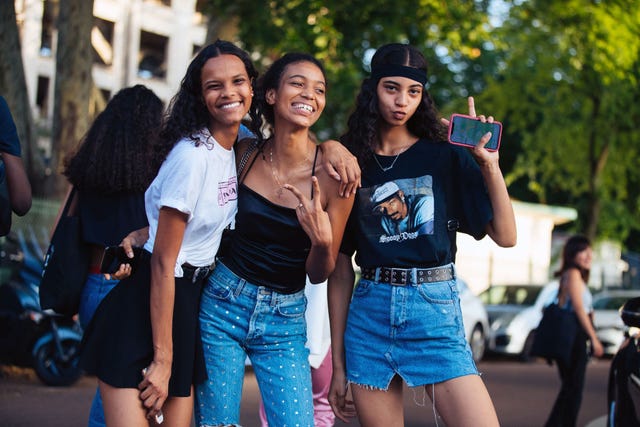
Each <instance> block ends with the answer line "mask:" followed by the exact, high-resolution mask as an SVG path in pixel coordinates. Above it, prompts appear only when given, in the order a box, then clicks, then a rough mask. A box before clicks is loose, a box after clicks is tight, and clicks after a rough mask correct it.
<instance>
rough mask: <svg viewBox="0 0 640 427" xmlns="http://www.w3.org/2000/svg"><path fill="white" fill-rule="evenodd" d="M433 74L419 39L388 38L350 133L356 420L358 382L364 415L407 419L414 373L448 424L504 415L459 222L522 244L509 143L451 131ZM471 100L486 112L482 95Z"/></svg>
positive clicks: (348, 381)
mask: <svg viewBox="0 0 640 427" xmlns="http://www.w3.org/2000/svg"><path fill="white" fill-rule="evenodd" d="M426 82H427V63H426V60H425V58H424V56H423V55H422V54H421V53H420V52H419V51H418V50H417V49H416V48H414V47H412V46H409V45H404V44H398V43H392V44H388V45H385V46H382V47H381V48H380V49H378V50H377V52H376V53H375V55H374V56H373V58H372V61H371V76H370V77H369V78H366V79H365V80H364V81H363V83H362V87H361V90H360V93H359V95H358V97H357V101H356V109H355V111H354V113H353V114H352V115H351V117H350V118H349V122H348V130H347V133H346V134H345V135H344V137H343V143H345V145H347V147H348V148H350V149H351V151H352V152H353V153H355V154H356V156H357V157H358V160H359V161H360V165H361V168H362V188H360V189H359V190H358V192H357V194H356V201H355V204H354V207H353V210H352V213H351V218H350V220H349V226H348V227H347V230H346V231H345V238H344V241H343V246H342V248H341V253H340V255H339V256H338V260H337V263H336V268H335V270H334V273H333V274H332V275H331V276H330V278H329V312H330V315H331V335H332V336H331V340H332V349H333V380H332V385H331V390H330V394H329V401H330V403H331V405H332V407H333V409H334V411H335V412H336V415H337V416H338V417H340V418H341V419H343V420H346V419H347V418H348V415H349V412H348V411H349V409H350V404H349V403H350V402H349V401H347V400H346V397H345V395H346V392H347V386H348V385H351V393H352V395H353V399H354V402H353V403H355V406H356V410H357V413H358V417H359V420H360V423H361V425H363V426H367V427H369V426H385V427H389V426H402V425H404V421H403V406H402V405H403V403H402V402H403V399H402V390H403V381H404V382H406V383H407V385H409V386H411V387H418V386H419V387H424V388H425V390H426V393H427V394H428V395H429V396H430V397H431V399H432V401H433V403H434V412H435V410H437V411H438V412H439V413H440V415H441V416H442V418H443V419H444V422H445V424H446V425H449V426H472V425H473V426H496V425H498V419H497V417H496V413H495V410H494V408H493V404H492V402H491V398H490V397H489V394H488V393H487V390H486V388H485V385H484V383H483V382H482V380H481V379H480V376H479V375H478V371H477V369H476V366H475V364H474V362H473V358H472V355H471V351H470V349H469V346H468V344H467V342H466V340H465V337H464V329H463V327H462V316H461V312H460V301H459V295H458V288H457V284H456V280H455V269H454V264H453V263H454V260H455V233H456V232H457V231H459V232H464V233H467V234H470V235H472V236H473V237H475V238H476V239H480V238H482V237H484V236H485V234H488V235H489V236H490V237H491V238H492V239H493V240H494V241H495V242H496V243H497V244H499V245H500V246H513V245H514V244H515V241H516V227H515V219H514V214H513V210H512V207H511V202H510V200H509V195H508V193H507V188H506V185H505V182H504V179H503V177H502V173H501V171H500V167H499V165H498V153H497V152H489V151H487V150H486V149H485V148H484V145H485V144H486V143H487V142H488V140H489V138H490V135H489V134H488V135H485V136H484V137H483V138H482V139H481V140H480V143H479V144H478V145H477V146H476V147H475V148H474V149H473V150H467V149H465V148H462V147H459V146H454V145H451V144H448V143H446V142H445V141H446V125H445V124H446V123H443V122H442V121H441V120H439V119H438V113H437V111H436V108H435V106H434V103H433V101H432V100H431V97H430V96H429V94H428V92H427V90H426V88H425V83H426ZM469 107H470V112H469V114H470V115H472V116H475V115H476V114H475V108H474V105H473V101H472V99H470V102H469ZM479 118H480V119H481V120H482V121H492V120H493V118H492V117H488V118H485V117H484V116H479ZM474 159H475V160H474ZM354 251H355V253H356V259H355V260H356V263H357V264H358V265H359V266H360V269H361V278H360V281H359V282H358V283H357V286H356V287H355V289H354V287H353V285H354V279H355V275H354V270H353V266H352V263H351V254H352V253H353V252H354Z"/></svg>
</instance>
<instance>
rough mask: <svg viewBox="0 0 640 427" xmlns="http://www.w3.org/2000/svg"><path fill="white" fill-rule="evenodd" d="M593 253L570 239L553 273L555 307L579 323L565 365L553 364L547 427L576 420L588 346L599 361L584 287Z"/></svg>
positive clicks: (576, 238) (584, 240)
mask: <svg viewBox="0 0 640 427" xmlns="http://www.w3.org/2000/svg"><path fill="white" fill-rule="evenodd" d="M592 258H593V251H592V249H591V242H590V241H589V239H587V238H586V237H584V236H581V235H575V236H571V237H570V238H569V239H568V240H567V242H566V243H565V245H564V248H563V249H562V263H561V264H560V270H558V271H557V272H556V274H555V275H556V277H558V278H559V280H560V283H559V285H558V286H559V288H558V305H559V306H560V307H561V308H564V309H568V310H571V311H573V312H574V313H575V315H576V317H577V319H578V325H579V327H578V331H577V334H576V339H575V341H574V344H573V347H572V350H571V359H570V362H569V363H568V364H567V363H565V362H563V361H562V360H556V364H557V365H558V373H559V374H560V381H561V386H560V391H559V392H558V397H557V398H556V401H555V403H554V405H553V409H552V410H551V413H550V414H549V418H548V419H547V422H546V424H545V426H546V427H572V426H575V425H576V422H577V420H578V412H580V404H581V403H582V391H583V389H584V379H585V373H586V370H587V362H588V361H589V353H588V350H589V346H588V344H589V342H590V343H591V347H590V348H591V352H592V354H593V355H594V356H595V357H602V355H603V353H604V350H603V348H602V343H601V342H600V340H599V339H598V336H597V335H596V331H595V329H594V327H593V306H592V300H593V298H592V296H591V292H590V291H589V288H588V286H587V283H588V282H589V273H590V271H591V260H592Z"/></svg>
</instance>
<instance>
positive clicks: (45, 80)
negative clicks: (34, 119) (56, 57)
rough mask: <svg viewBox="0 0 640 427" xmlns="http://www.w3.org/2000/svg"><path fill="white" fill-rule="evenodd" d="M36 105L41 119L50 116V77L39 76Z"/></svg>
mask: <svg viewBox="0 0 640 427" xmlns="http://www.w3.org/2000/svg"><path fill="white" fill-rule="evenodd" d="M36 105H37V106H38V113H39V115H40V118H45V117H48V116H49V77H45V76H38V89H37V92H36Z"/></svg>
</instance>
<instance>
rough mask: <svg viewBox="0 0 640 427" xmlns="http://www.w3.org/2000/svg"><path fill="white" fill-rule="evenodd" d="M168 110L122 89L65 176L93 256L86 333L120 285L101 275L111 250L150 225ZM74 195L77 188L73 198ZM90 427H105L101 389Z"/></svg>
mask: <svg viewBox="0 0 640 427" xmlns="http://www.w3.org/2000/svg"><path fill="white" fill-rule="evenodd" d="M163 109H164V107H163V105H162V101H161V100H160V98H158V96H157V95H156V94H155V93H153V91H151V90H150V89H148V88H147V87H145V86H143V85H136V86H133V87H128V88H124V89H121V90H120V91H118V93H116V95H115V96H114V97H113V98H112V99H111V100H110V101H109V102H108V103H107V105H106V107H105V109H104V110H103V111H102V112H101V113H100V114H98V116H97V117H96V118H95V120H94V121H93V123H92V124H91V127H90V128H89V131H88V132H87V134H86V135H85V136H84V138H83V139H82V141H81V143H80V146H79V148H78V149H77V150H76V152H75V153H74V154H72V155H70V156H69V157H68V158H67V159H66V161H65V170H64V175H65V176H66V177H67V179H68V180H69V182H70V183H71V186H72V188H74V189H75V190H76V192H75V194H76V197H75V200H76V201H75V203H76V211H77V214H78V216H79V217H80V225H81V229H82V239H83V241H84V243H85V244H86V248H87V250H88V252H89V274H88V276H87V281H86V283H85V285H84V287H83V288H82V294H81V298H80V308H79V313H78V314H79V320H80V325H81V326H82V327H83V328H87V326H88V325H89V321H90V320H91V318H92V317H93V314H94V313H95V311H96V309H97V307H98V305H99V304H100V301H102V299H103V298H104V297H105V296H106V295H107V294H108V293H109V291H111V290H112V289H113V288H114V287H115V286H116V284H117V283H118V280H116V279H115V278H114V277H110V276H108V275H104V274H102V273H101V272H100V265H101V261H102V257H103V255H104V250H105V247H107V246H112V245H117V244H119V243H120V241H121V240H122V239H123V238H124V237H125V236H126V235H127V234H129V233H130V232H131V231H132V230H137V229H139V228H141V227H146V226H147V225H148V223H147V216H146V214H145V209H144V192H145V190H146V189H147V187H148V186H149V184H150V183H151V181H152V180H153V178H154V177H155V176H156V173H157V172H158V168H159V167H160V165H161V164H162V160H163V158H162V156H161V154H160V151H159V150H156V149H155V148H154V144H155V141H156V140H155V136H154V135H155V134H156V133H157V131H158V129H159V128H160V124H161V122H162V112H163ZM70 193H71V189H70V190H69V192H68V193H67V198H68V197H69V196H70ZM65 204H66V201H65V202H63V203H62V205H61V209H63V208H64V206H65ZM125 268H130V266H127V267H125ZM88 425H89V427H100V426H104V425H105V420H104V412H103V409H102V401H101V398H100V392H99V390H97V391H96V395H95V397H94V399H93V403H92V405H91V412H90V414H89V423H88Z"/></svg>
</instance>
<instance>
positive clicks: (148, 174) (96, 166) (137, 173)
mask: <svg viewBox="0 0 640 427" xmlns="http://www.w3.org/2000/svg"><path fill="white" fill-rule="evenodd" d="M163 108H164V107H163V104H162V101H161V100H160V98H158V97H157V96H156V94H155V93H153V91H151V90H150V89H148V88H147V87H145V86H143V85H136V86H133V87H128V88H124V89H121V90H120V91H119V92H118V93H116V95H115V96H114V97H113V98H112V99H111V100H110V101H109V102H108V103H107V106H106V108H105V109H104V111H102V112H101V113H100V114H98V116H97V117H96V118H95V120H94V121H93V123H92V124H91V127H90V128H89V131H88V132H87V134H86V135H85V136H84V137H83V138H82V141H81V144H80V146H79V148H78V150H77V151H76V152H75V153H74V154H72V155H70V156H68V157H67V158H66V159H65V168H64V172H63V173H64V175H65V176H66V177H67V178H68V179H69V182H71V184H73V185H74V187H76V188H78V189H79V190H83V191H95V192H100V193H103V194H113V193H118V192H127V191H131V192H144V191H145V190H146V188H147V187H148V186H149V184H150V183H151V181H152V180H153V178H154V177H155V175H156V173H157V171H158V168H159V167H160V164H161V163H162V160H163V158H162V156H160V155H159V154H158V153H157V152H156V151H155V150H154V144H155V138H156V134H157V131H158V129H159V128H160V124H161V122H162V111H163Z"/></svg>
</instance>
